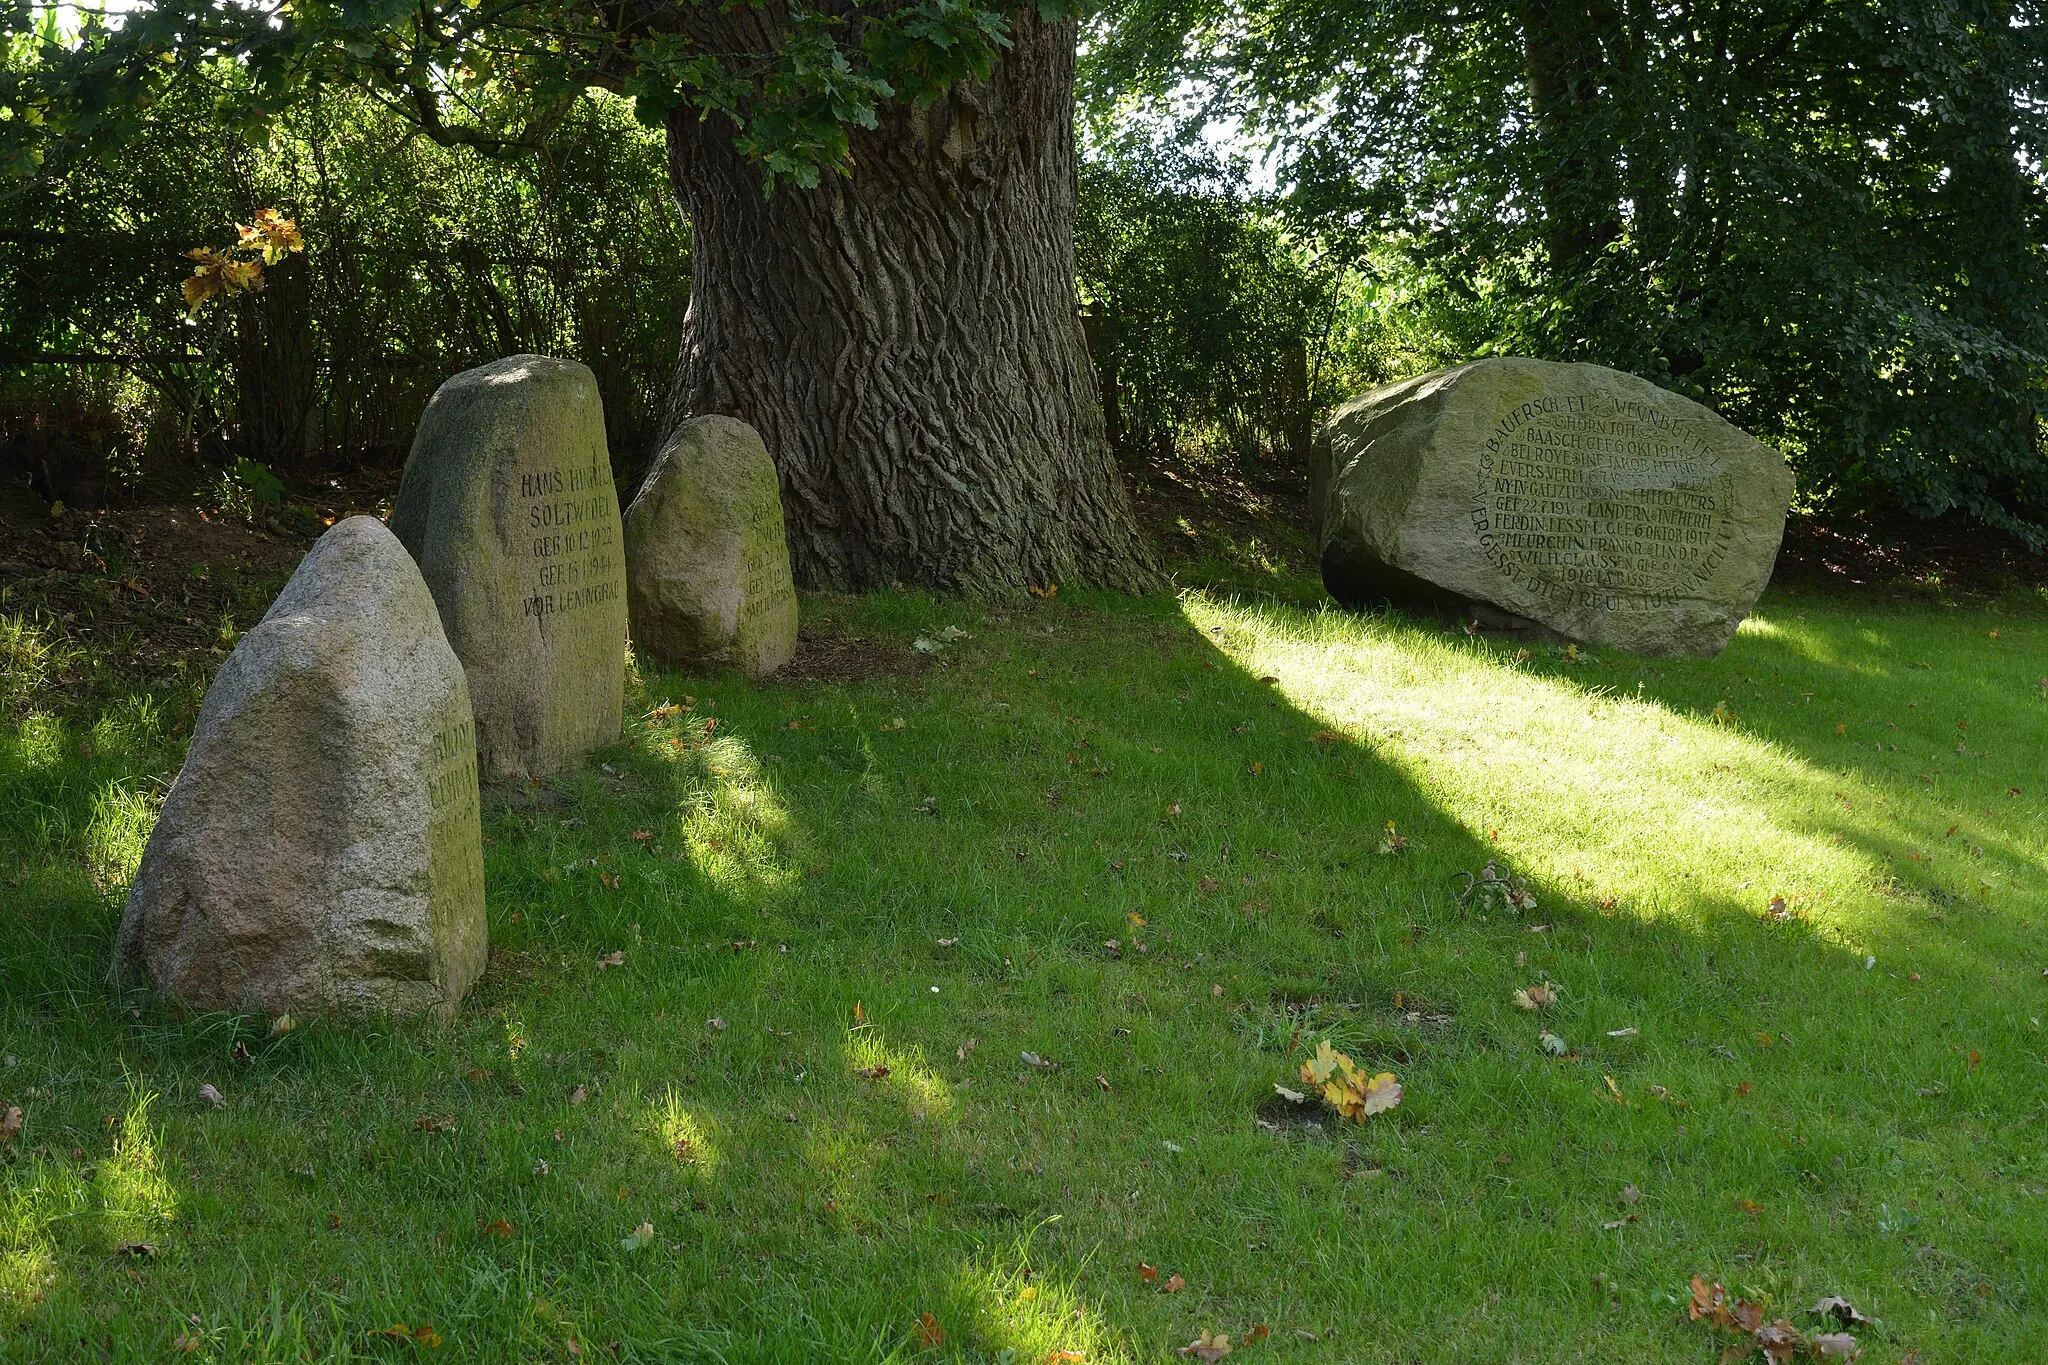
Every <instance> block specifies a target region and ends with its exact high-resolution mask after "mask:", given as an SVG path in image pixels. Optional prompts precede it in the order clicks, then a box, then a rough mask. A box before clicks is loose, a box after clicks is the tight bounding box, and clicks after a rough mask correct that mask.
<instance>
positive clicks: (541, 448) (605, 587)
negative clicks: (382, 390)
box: [391, 355, 626, 778]
mask: <svg viewBox="0 0 2048 1365" xmlns="http://www.w3.org/2000/svg"><path fill="white" fill-rule="evenodd" d="M391 529H392V530H393V531H394V532H396V533H397V535H398V538H399V540H400V541H402V542H404V544H405V547H406V548H407V549H408V550H410V551H412V554H413V557H414V558H415V559H417V560H418V561H419V565H420V572H421V574H422V575H423V576H424V577H425V579H426V582H427V587H428V589H429V590H430V591H431V592H432V593H433V594H434V601H435V603H436V604H437V605H438V606H439V607H440V609H441V620H442V623H443V624H444V625H445V626H446V628H447V631H448V643H449V644H450V645H452V646H454V648H455V653H456V656H457V657H458V658H460V659H461V660H462V665H463V667H464V668H465V669H467V670H468V673H469V692H470V698H471V700H472V701H473V702H474V703H475V706H476V734H477V744H476V748H477V761H478V762H479V763H480V764H481V765H482V767H483V771H484V772H485V773H486V774H487V775H489V776H492V777H501V778H514V777H538V776H542V775H545V774H547V773H552V772H556V771H559V770H560V769H562V768H564V767H566V766H568V765H569V764H570V763H572V762H574V761H575V760H576V759H577V758H578V757H580V756H581V755H583V754H584V753H587V752H588V751H590V750H591V749H594V748H597V747H599V746H601V745H605V744H611V743H613V742H615V741H616V740H617V739H618V737H619V722H620V714H621V709H622V707H623V706H624V700H625V649H626V592H625V566H624V559H623V550H622V546H621V544H620V539H621V538H620V526H619V501H618V493H617V490H616V489H615V488H614V487H613V485H612V467H611V459H610V456H609V455H608V454H607V452H606V449H605V437H604V411H603V407H602V405H601V404H600V402H599V400H598V394H597V381H596V380H595V379H594V378H592V376H591V373H590V371H589V370H587V369H585V368H584V367H583V366H581V365H578V364H576V363H575V362H574V361H569V360H554V359H550V358H549V357H546V356H537V355H515V356H510V357H507V358H506V359H504V360H499V361H495V362H493V363H492V364H489V365H483V366H479V367H478V368H476V369H474V370H465V371H464V372H463V373H461V374H458V375H456V376H455V377H454V378H453V379H450V380H449V381H448V382H447V383H445V384H443V385H442V386H441V387H440V388H439V389H438V390H436V391H435V393H434V397H433V399H432V401H430V402H429V403H428V404H427V410H426V412H425V413H424V414H423V415H422V416H421V418H420V427H419V433H418V435H417V436H416V437H415V438H414V440H413V446H412V454H411V455H410V456H409V457H407V459H406V464H405V476H404V479H403V480H402V481H401V482H400V484H399V489H398V499H397V502H396V503H395V504H394V506H393V508H392V512H391Z"/></svg>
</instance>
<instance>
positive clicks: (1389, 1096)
mask: <svg viewBox="0 0 2048 1365" xmlns="http://www.w3.org/2000/svg"><path fill="white" fill-rule="evenodd" d="M1361 1099H1362V1104H1361V1107H1362V1108H1363V1110H1364V1111H1365V1113H1367V1114H1384V1113H1386V1112H1387V1111H1388V1110H1389V1109H1392V1108H1393V1107H1394V1106H1395V1105H1397V1104H1399V1103H1400V1102H1401V1083H1400V1082H1399V1081H1397V1080H1395V1079H1394V1073H1393V1072H1391V1071H1382V1072H1381V1073H1380V1074H1379V1075H1377V1076H1375V1077H1373V1078H1372V1080H1371V1081H1369V1082H1368V1083H1367V1084H1366V1087H1365V1093H1364V1095H1363V1096H1362V1097H1361Z"/></svg>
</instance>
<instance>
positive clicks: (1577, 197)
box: [1522, 0, 1621, 276]
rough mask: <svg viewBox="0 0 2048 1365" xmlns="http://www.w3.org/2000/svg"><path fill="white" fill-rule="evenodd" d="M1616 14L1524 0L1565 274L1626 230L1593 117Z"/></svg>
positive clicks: (1545, 192)
mask: <svg viewBox="0 0 2048 1365" xmlns="http://www.w3.org/2000/svg"><path fill="white" fill-rule="evenodd" d="M1612 17H1613V16H1612V14H1611V12H1610V11H1608V10H1606V9H1605V8H1604V7H1599V6H1596V5H1595V4H1594V3H1591V2H1590V0H1523V4H1522V46H1523V72H1524V75H1525V77H1526V79H1527V80H1528V83H1529V104H1530V112H1531V113H1533V114H1534V115H1535V118H1536V126H1537V130H1538V131H1539V133H1540V134H1541V137H1542V148H1543V160H1542V169H1541V170H1540V171H1539V173H1538V176H1537V184H1538V189H1539V194H1540V198H1541V202H1542V206H1543V217H1544V245H1545V248H1546V253H1547V255H1548V256H1549V258H1550V269H1551V271H1552V273H1553V274H1556V275H1559V276H1568V275H1575V274H1579V273H1582V272H1583V271H1585V270H1586V269H1587V268H1589V267H1590V265H1591V264H1592V261H1593V259H1594V258H1595V257H1597V256H1598V254H1599V253H1600V252H1601V251H1603V250H1604V249H1606V247H1607V245H1608V243H1610V242H1612V241H1613V240H1614V239H1615V238H1616V237H1618V236H1620V235H1621V207H1620V203H1619V199H1620V187H1619V185H1618V184H1617V183H1616V178H1615V165H1614V160H1613V155H1612V153H1613V149H1612V148H1611V147H1609V146H1607V145H1606V143H1605V138H1604V136H1603V135H1602V131H1601V130H1599V129H1598V126H1597V119H1596V117H1595V115H1596V110H1597V106H1598V103H1599V100H1600V98H1601V94H1600V87H1601V84H1602V77H1603V75H1605V74H1606V59H1605V56H1604V54H1603V50H1602V47H1603V45H1602V43H1601V37H1602V35H1603V34H1610V35H1611V31H1612V23H1611V20H1612ZM1610 46H1611V44H1610Z"/></svg>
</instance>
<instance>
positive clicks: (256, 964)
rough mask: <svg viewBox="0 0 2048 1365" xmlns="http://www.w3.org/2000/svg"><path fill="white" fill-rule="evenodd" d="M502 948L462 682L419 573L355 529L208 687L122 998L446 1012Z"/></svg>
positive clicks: (133, 918) (148, 874) (132, 915)
mask: <svg viewBox="0 0 2048 1365" xmlns="http://www.w3.org/2000/svg"><path fill="white" fill-rule="evenodd" d="M486 947H487V935H486V929H485V924H484V892H483V845H482V831H481V829H480V826H479V824H478V812H477V778H476V748H475V742H474V726H473V724H472V722H471V717H470V709H469V688H468V684H467V682H466V681H465V679H464V676H463V670H462V665H461V663H460V662H459V661H458V660H457V659H456V657H455V653H454V651H453V650H451V649H450V648H449V647H448V641H447V638H446V636H445V635H444V634H443V632H442V629H441V621H440V617H439V615H438V614H437V613H436V612H435V610H434V601H433V598H432V597H431V596H429V595H428V593H427V587H426V584H425V583H424V582H422V581H421V579H420V574H419V570H418V568H417V567H415V566H414V564H413V561H412V558H411V556H409V555H408V554H406V552H405V549H404V547H403V546H401V545H400V544H399V543H398V541H397V539H396V538H394V537H393V536H392V534H391V532H389V531H388V530H386V529H385V528H384V525H383V523H381V522H379V521H377V520H375V519H374V518H371V517H350V518H349V519H347V520H346V521H343V522H341V523H339V524H338V525H336V526H335V527H333V528H332V529H331V530H329V531H328V532H327V533H326V534H325V535H323V536H322V537H321V538H320V540H319V542H318V543H317V544H315V545H314V547H313V549H312V551H311V553H309V554H308V555H307V556H306V558H305V560H304V561H303V562H302V563H301V564H300V565H299V568H298V571H297V572H296V573H294V574H293V575H292V578H291V581H290V582H289V583H287V584H286V585H285V588H284V591H283V592H282V593H280V594H278V598H277V600H276V601H275V602H274V603H272V604H271V608H270V610H269V612H268V613H266V614H265V615H264V617H263V619H262V620H261V621H260V622H258V623H257V625H256V626H255V628H254V629H252V630H251V631H250V632H249V633H248V634H247V635H245V636H243V637H242V639H241V641H240V642H239V643H237V644H236V646H235V648H234V651H233V652H232V653H231V654H229V655H228V657H227V661H226V662H225V663H223V664H222V665H221V668H220V672H219V673H218V674H217V675H216V676H215V678H214V680H213V685H212V686H211V687H209V688H208V689H207V692H206V700H205V702H204V703H203V704H202V705H201V707H200V709H199V719H198V722H197V724H196V726H195V727H194V729H193V733H192V747H191V750H190V752H189V753H188V754H187V756H186V759H185V766H184V768H183V770H182V771H181V772H179V774H178V778H177V781H176V782H175V783H173V784H172V786H171V791H170V795H169V796H168V797H167V798H166V799H165V801H164V805H163V810H162V812H161V813H160V814H159V815H158V817H157V822H156V827H155V829H153V830H152V831H151V833H150V836H149V842H148V844H147V846H146V847H145V848H144V850H143V855H142V864H141V867H140V869H139V870H138V871H137V873H136V877H135V884H134V886H133V887H132V888H131V889H130V891H129V893H128V905H127V909H126V912H125V913H124V914H123V916H122V919H121V928H120V931H119V934H118V935H117V937H116V940H115V954H114V968H113V980H114V983H115V984H116V986H118V987H122V988H129V987H140V986H148V987H150V988H152V989H153V990H154V991H155V992H156V993H157V994H158V995H159V996H160V997H162V998H164V999H166V1000H168V1001H172V1002H175V1003H178V1004H181V1005H183V1006H185V1007H187V1008H190V1009H197V1010H216V1009H220V1010H244V1011H261V1012H264V1013H267V1014H273V1015H275V1014H285V1013H291V1014H297V1015H315V1014H362V1013H367V1012H371V1011H379V1012H388V1013H393V1014H413V1013H420V1012H425V1011H436V1012H440V1013H444V1014H445V1013H447V1012H450V1011H452V1010H453V1009H454V1008H455V1005H456V1003H457V1002H458V1001H460V1000H461V999H462V995H463V992H464V991H466V990H467V989H468V988H469V985H470V983H471V982H472V981H474V980H475V979H476V978H477V976H478V975H479V974H481V973H482V971H483V969H484V957H485V952H486Z"/></svg>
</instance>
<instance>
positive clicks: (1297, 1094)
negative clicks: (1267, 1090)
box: [1273, 1081, 1308, 1104]
mask: <svg viewBox="0 0 2048 1365" xmlns="http://www.w3.org/2000/svg"><path fill="white" fill-rule="evenodd" d="M1273 1090H1274V1093H1276V1094H1278V1095H1279V1096H1280V1098H1281V1099H1283V1100H1286V1101H1287V1102H1288V1103H1289V1104H1300V1103H1301V1102H1302V1101H1304V1100H1306V1099H1307V1098H1308V1096H1307V1095H1305V1094H1303V1093H1302V1092H1301V1091H1299V1090H1289V1089H1288V1088H1287V1087H1286V1086H1284V1085H1281V1084H1280V1083H1279V1082H1278V1081H1275V1082H1274V1083H1273Z"/></svg>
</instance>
